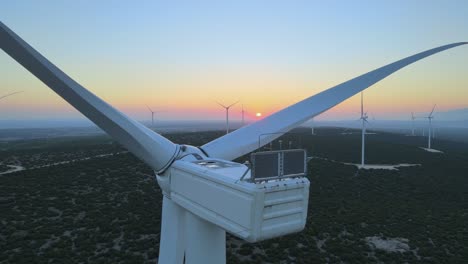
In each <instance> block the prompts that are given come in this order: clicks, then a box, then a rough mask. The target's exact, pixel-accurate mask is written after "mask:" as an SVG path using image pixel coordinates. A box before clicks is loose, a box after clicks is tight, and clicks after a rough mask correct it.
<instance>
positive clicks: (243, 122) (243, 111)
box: [241, 104, 245, 126]
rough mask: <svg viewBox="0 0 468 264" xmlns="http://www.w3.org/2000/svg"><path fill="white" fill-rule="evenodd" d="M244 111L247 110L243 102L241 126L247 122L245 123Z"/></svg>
mask: <svg viewBox="0 0 468 264" xmlns="http://www.w3.org/2000/svg"><path fill="white" fill-rule="evenodd" d="M244 113H245V111H244V105H243V104H242V125H241V126H244V124H245V123H244Z"/></svg>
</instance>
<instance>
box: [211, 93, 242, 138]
mask: <svg viewBox="0 0 468 264" xmlns="http://www.w3.org/2000/svg"><path fill="white" fill-rule="evenodd" d="M238 102H239V101H237V102H235V103H232V104H230V105H228V106H225V105H223V104H221V103H219V102H216V103H217V104H219V105H220V106H221V107H223V108H224V109H226V134H229V108H231V106H233V105H235V104H237V103H238ZM242 111H243V110H242Z"/></svg>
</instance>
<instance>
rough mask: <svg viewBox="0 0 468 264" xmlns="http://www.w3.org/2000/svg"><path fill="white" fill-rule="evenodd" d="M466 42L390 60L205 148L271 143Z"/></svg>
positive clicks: (229, 155)
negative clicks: (418, 63)
mask: <svg viewBox="0 0 468 264" xmlns="http://www.w3.org/2000/svg"><path fill="white" fill-rule="evenodd" d="M464 44H468V42H459V43H453V44H449V45H445V46H440V47H437V48H434V49H430V50H427V51H424V52H421V53H418V54H415V55H412V56H409V57H407V58H404V59H402V60H399V61H396V62H393V63H390V64H388V65H386V66H383V67H381V68H378V69H376V70H373V71H370V72H368V73H366V74H363V75H361V76H359V77H356V78H354V79H352V80H349V81H347V82H344V83H342V84H339V85H337V86H335V87H333V88H330V89H328V90H325V91H323V92H321V93H319V94H316V95H314V96H311V97H309V98H307V99H305V100H303V101H301V102H298V103H296V104H294V105H291V106H289V107H287V108H285V109H283V110H281V111H278V112H276V113H274V114H272V115H270V116H268V117H266V118H264V119H262V120H259V121H257V122H256V123H253V124H250V125H248V126H245V127H243V128H240V129H238V130H236V131H234V132H232V133H230V134H227V135H225V136H222V137H220V138H217V139H215V140H213V141H211V142H209V143H207V144H205V145H203V146H202V147H201V148H202V149H203V150H204V151H205V152H206V153H207V154H208V155H209V156H211V157H216V158H221V159H228V160H232V159H235V158H237V157H240V156H242V155H244V154H247V153H249V152H252V151H254V150H256V149H258V148H259V147H261V146H263V145H265V144H268V143H269V142H271V141H273V140H275V139H276V138H278V137H280V136H281V135H282V134H284V133H286V132H288V131H289V130H291V129H293V128H295V127H297V126H299V125H300V124H302V123H304V122H305V121H307V120H309V119H310V118H312V117H314V116H317V115H319V114H321V113H323V112H325V111H327V110H328V109H330V108H332V107H334V106H336V105H337V104H339V103H341V102H343V101H344V100H346V99H348V98H349V97H351V96H353V95H355V94H357V93H359V92H361V91H363V90H364V89H366V88H368V87H369V86H371V85H373V84H374V83H376V82H378V81H380V80H382V79H384V78H385V77H387V76H389V75H390V74H392V73H394V72H396V71H398V70H399V69H401V68H403V67H405V66H407V65H409V64H411V63H414V62H416V61H418V60H421V59H423V58H425V57H428V56H430V55H433V54H435V53H438V52H441V51H444V50H447V49H450V48H453V47H456V46H460V45H464ZM272 133H274V134H272Z"/></svg>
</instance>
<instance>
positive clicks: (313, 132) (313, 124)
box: [311, 118, 315, 135]
mask: <svg viewBox="0 0 468 264" xmlns="http://www.w3.org/2000/svg"><path fill="white" fill-rule="evenodd" d="M311 120H312V127H311V130H312V135H315V131H314V129H315V123H314V119H313V118H312V119H311Z"/></svg>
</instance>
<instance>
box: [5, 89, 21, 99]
mask: <svg viewBox="0 0 468 264" xmlns="http://www.w3.org/2000/svg"><path fill="white" fill-rule="evenodd" d="M22 92H23V91H19V92H13V93H9V94H6V95H4V96H0V100H2V99H3V98H5V97H8V96H12V95H14V94H19V93H22Z"/></svg>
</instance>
